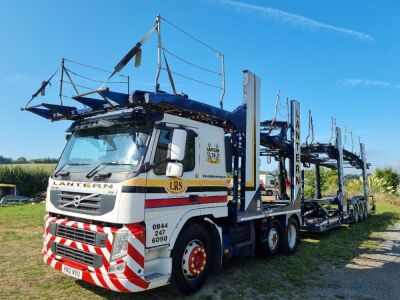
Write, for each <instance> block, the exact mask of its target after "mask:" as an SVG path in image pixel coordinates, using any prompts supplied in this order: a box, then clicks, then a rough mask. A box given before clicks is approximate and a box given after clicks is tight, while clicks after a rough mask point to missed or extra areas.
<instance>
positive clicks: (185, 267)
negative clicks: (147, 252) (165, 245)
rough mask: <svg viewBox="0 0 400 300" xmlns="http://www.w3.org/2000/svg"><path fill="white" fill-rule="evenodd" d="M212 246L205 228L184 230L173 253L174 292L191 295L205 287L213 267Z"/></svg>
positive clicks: (198, 226) (199, 226) (193, 225)
mask: <svg viewBox="0 0 400 300" xmlns="http://www.w3.org/2000/svg"><path fill="white" fill-rule="evenodd" d="M211 244H212V242H211V239H210V234H209V233H208V231H207V230H206V229H205V228H204V227H203V226H201V225H199V224H191V225H189V226H187V227H186V228H185V229H184V231H183V232H182V233H181V234H180V236H179V237H178V240H177V242H176V244H175V247H174V250H173V253H172V274H171V285H172V288H173V290H175V291H178V292H180V293H182V294H185V295H190V294H192V293H194V292H196V291H197V290H199V289H200V288H201V287H202V286H203V284H204V283H205V281H206V279H207V276H208V274H209V272H210V267H211V257H212V245H211Z"/></svg>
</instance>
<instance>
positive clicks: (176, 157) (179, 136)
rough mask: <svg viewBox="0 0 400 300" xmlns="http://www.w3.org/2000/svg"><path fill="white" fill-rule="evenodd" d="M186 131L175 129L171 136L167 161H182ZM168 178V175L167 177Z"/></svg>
mask: <svg viewBox="0 0 400 300" xmlns="http://www.w3.org/2000/svg"><path fill="white" fill-rule="evenodd" d="M186 137H187V131H186V130H183V129H175V130H174V133H173V135H172V141H171V148H170V155H169V159H170V160H173V161H182V160H183V159H184V157H185V150H186V149H185V148H186ZM167 176H168V175H167Z"/></svg>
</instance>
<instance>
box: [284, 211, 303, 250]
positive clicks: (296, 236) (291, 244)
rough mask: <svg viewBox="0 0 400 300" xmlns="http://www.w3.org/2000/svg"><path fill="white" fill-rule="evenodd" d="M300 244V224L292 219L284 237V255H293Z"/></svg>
mask: <svg viewBox="0 0 400 300" xmlns="http://www.w3.org/2000/svg"><path fill="white" fill-rule="evenodd" d="M299 242H300V228H299V223H298V222H297V220H296V219H295V218H290V219H289V222H288V224H287V226H286V230H285V233H284V237H283V248H282V250H283V254H285V255H288V256H289V255H293V254H294V253H295V252H296V250H297V247H298V246H299Z"/></svg>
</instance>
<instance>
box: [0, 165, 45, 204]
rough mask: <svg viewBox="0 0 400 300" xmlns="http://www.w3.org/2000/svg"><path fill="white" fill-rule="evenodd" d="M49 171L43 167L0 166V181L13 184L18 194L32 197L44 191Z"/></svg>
mask: <svg viewBox="0 0 400 300" xmlns="http://www.w3.org/2000/svg"><path fill="white" fill-rule="evenodd" d="M50 175H51V171H49V170H46V169H45V168H43V167H38V168H23V167H20V166H13V167H8V166H0V183H9V184H15V185H16V186H17V188H18V190H19V193H20V195H22V196H28V197H33V196H35V195H36V194H38V193H39V192H44V191H46V188H47V183H48V180H49V177H50Z"/></svg>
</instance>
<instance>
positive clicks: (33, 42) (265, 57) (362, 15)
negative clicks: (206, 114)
mask: <svg viewBox="0 0 400 300" xmlns="http://www.w3.org/2000/svg"><path fill="white" fill-rule="evenodd" d="M158 13H160V14H161V15H162V16H164V17H165V18H166V19H168V20H170V21H172V22H173V23H175V24H176V25H178V26H180V27H182V28H184V29H185V30H187V31H189V32H190V33H192V34H193V35H194V36H196V37H198V38H200V39H201V40H203V41H205V42H207V43H208V44H209V45H211V46H212V47H214V48H215V49H218V50H219V51H221V52H222V53H224V55H225V63H226V79H227V83H226V85H227V93H226V97H225V107H226V108H227V109H234V108H235V107H236V106H238V105H239V104H240V103H241V101H242V91H241V89H242V88H241V85H242V70H244V69H249V70H252V71H253V72H254V73H256V74H257V75H259V76H260V77H261V78H262V93H261V96H262V97H261V102H262V112H261V117H262V118H271V117H272V115H273V110H274V101H275V94H276V91H277V90H278V89H279V90H280V91H281V97H282V98H283V99H285V98H286V97H289V98H291V99H298V100H300V102H301V108H302V117H303V122H302V123H303V131H302V133H303V137H304V138H305V136H306V135H307V125H306V124H307V120H306V118H307V112H308V109H311V110H312V112H313V117H314V123H315V134H316V137H317V138H319V139H320V140H321V141H328V140H329V135H330V118H331V116H336V118H337V122H338V125H340V126H342V127H343V128H344V127H346V128H347V129H348V130H351V131H353V132H354V136H356V135H357V136H358V135H359V136H361V139H362V141H364V142H365V143H366V145H367V155H368V158H369V160H370V161H371V162H372V164H373V165H374V166H375V167H383V166H385V165H392V166H395V167H397V168H398V169H400V158H399V156H398V149H399V148H400V139H399V134H398V132H399V131H400V122H399V111H400V99H399V98H400V97H399V96H400V71H399V70H400V59H399V58H400V56H399V54H400V31H399V28H400V18H399V17H398V16H399V15H400V3H399V2H397V1H361V0H360V1H344V0H340V1H257V0H252V1H244V0H243V2H239V1H222V0H220V1H218V0H196V1H63V2H61V1H57V2H56V1H11V0H2V1H0V41H1V42H0V90H1V94H0V101H1V109H0V125H1V126H0V140H1V141H2V142H1V143H0V145H1V148H0V155H3V156H7V157H14V158H17V157H19V156H26V157H28V158H35V157H43V156H52V157H58V156H59V154H60V153H61V151H62V149H63V147H64V144H65V140H64V131H65V129H66V128H67V127H68V122H55V123H50V122H48V121H46V120H44V119H41V118H40V117H37V116H35V115H33V114H30V113H27V112H21V111H20V110H19V108H20V107H21V106H23V105H25V103H26V102H27V101H28V100H29V98H30V96H31V95H32V93H33V92H34V90H36V89H37V88H38V86H39V85H40V82H41V81H42V80H44V79H47V78H48V77H49V76H50V75H51V73H53V72H54V71H55V69H57V67H58V66H59V63H60V59H61V57H65V58H69V59H71V60H77V61H80V62H84V63H87V64H90V65H95V66H98V67H101V68H104V69H109V70H111V69H112V68H113V67H114V65H115V64H116V63H117V62H118V61H119V59H120V58H121V57H122V56H123V55H124V54H125V53H126V52H127V51H128V50H129V49H130V48H131V47H132V46H133V45H134V44H135V43H136V42H137V41H138V40H139V39H140V38H141V37H142V36H143V35H144V34H145V33H146V32H147V30H149V29H150V27H151V26H152V25H153V22H154V18H155V16H156V15H157V14H158ZM162 34H163V43H164V46H165V48H167V49H168V50H170V51H172V52H174V53H176V54H178V55H179V56H181V57H183V58H185V59H188V60H190V61H192V62H194V63H196V64H198V65H201V66H204V67H206V68H210V69H212V70H216V71H218V70H219V68H220V65H219V61H218V59H217V57H216V56H215V53H213V52H212V51H210V50H209V49H206V48H204V47H201V46H199V44H196V43H194V42H193V41H192V40H190V39H188V38H187V37H185V36H184V35H182V34H180V33H179V32H177V31H176V30H174V29H173V28H172V27H171V26H169V25H168V24H166V23H163V24H162ZM155 58H156V48H155V38H154V37H153V38H151V39H150V40H149V41H148V43H147V44H145V46H144V47H143V60H142V67H141V68H139V69H135V68H134V67H133V64H132V63H130V64H129V65H128V66H127V67H126V69H124V71H123V73H124V74H128V75H130V76H131V77H132V81H131V87H132V89H136V88H137V89H147V90H151V89H152V88H153V87H152V82H153V78H154V74H155V65H156V59H155ZM169 63H170V65H171V69H173V70H175V71H176V72H178V73H183V74H187V75H190V76H191V77H194V78H197V79H199V80H202V81H207V82H210V83H213V84H216V85H218V84H220V83H219V80H218V77H217V76H214V75H212V74H208V73H206V72H202V71H199V70H197V69H195V68H192V67H189V66H185V65H184V64H182V63H180V62H179V61H178V60H176V59H174V58H173V57H171V58H170V59H169ZM70 68H71V70H74V71H79V72H83V74H87V75H90V76H92V77H94V78H96V79H104V78H105V77H106V76H105V74H103V73H97V74H92V73H90V72H89V71H88V70H85V69H84V68H81V69H80V67H79V66H74V65H70ZM86 71H87V72H89V73H84V72H86ZM57 76H58V75H56V77H55V79H56V80H54V81H53V85H52V86H51V87H50V89H49V90H48V93H47V96H46V97H44V98H43V99H42V98H40V99H38V100H36V103H40V102H42V101H43V102H52V103H57V101H59V100H58V98H57V96H56V95H57V93H58V91H57V88H58V87H57V84H58V83H57V79H58V78H59V77H57ZM166 83H167V79H166V77H165V75H163V77H162V78H161V85H162V88H163V89H166V90H168V86H167V85H166ZM176 84H177V88H178V90H179V91H183V92H185V93H186V94H188V95H189V96H190V97H191V98H193V99H197V100H201V101H204V102H207V103H210V104H215V105H217V104H218V98H219V91H218V90H216V89H213V88H209V87H205V86H202V85H199V84H197V83H195V82H191V81H189V80H186V79H183V78H178V77H176ZM65 92H66V93H67V92H69V91H67V90H66V91H65ZM69 94H70V95H71V94H72V92H71V93H69ZM67 103H68V101H67Z"/></svg>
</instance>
